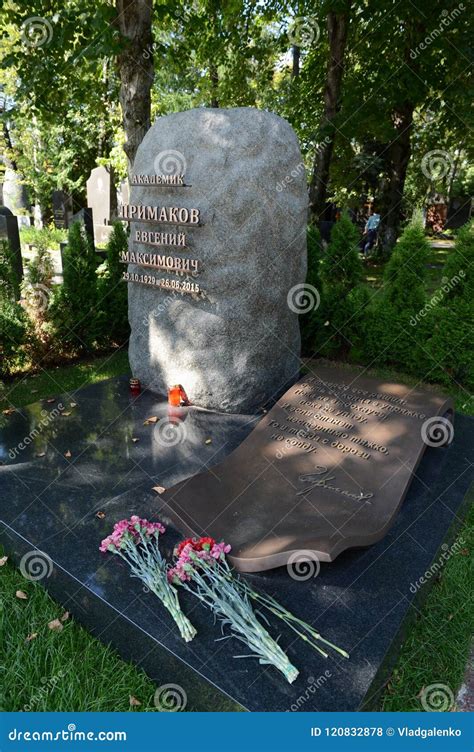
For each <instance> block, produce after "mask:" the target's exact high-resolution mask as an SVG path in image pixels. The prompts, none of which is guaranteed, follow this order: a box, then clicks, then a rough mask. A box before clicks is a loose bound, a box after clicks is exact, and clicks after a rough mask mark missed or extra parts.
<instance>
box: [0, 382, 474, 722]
mask: <svg viewBox="0 0 474 752" xmlns="http://www.w3.org/2000/svg"><path fill="white" fill-rule="evenodd" d="M71 403H73V405H75V406H74V407H71ZM59 404H62V405H63V412H67V413H70V415H67V416H65V417H62V416H60V415H58V416H56V417H54V418H52V419H51V420H50V421H49V422H47V423H46V425H45V426H44V427H42V428H41V430H40V431H38V430H37V431H36V432H35V433H34V431H35V428H36V429H38V426H39V421H40V420H41V419H42V417H43V418H44V419H45V420H46V418H47V416H48V415H50V414H51V411H52V410H53V409H54V408H55V407H58V406H59ZM42 411H45V412H46V415H44V416H43V414H42ZM188 411H189V412H188V416H187V418H186V425H187V429H186V436H185V437H184V439H183V440H182V441H180V442H179V443H176V444H173V443H172V442H170V440H169V437H168V438H167V434H166V432H165V431H163V428H159V426H160V421H158V423H156V424H153V423H152V424H148V425H144V421H145V420H146V419H147V418H148V417H151V416H157V417H160V416H166V414H167V405H166V404H165V403H164V402H160V401H159V399H158V398H157V397H156V396H154V395H152V394H149V393H147V392H144V393H142V394H141V395H140V396H138V397H131V396H130V394H129V390H128V378H125V377H124V378H119V379H112V380H109V381H107V382H102V383H100V384H97V385H94V386H90V387H87V388H85V389H82V390H80V391H78V392H76V393H74V394H70V395H63V396H62V397H58V398H57V400H56V402H55V403H46V402H45V401H44V402H42V403H36V404H33V405H30V406H28V407H26V408H21V409H19V410H18V411H16V412H15V413H13V414H11V415H8V416H2V417H3V418H4V420H3V425H2V428H1V430H0V460H1V461H3V463H4V464H3V465H2V466H0V487H1V491H2V493H1V515H0V517H1V523H0V542H1V543H2V545H3V547H4V549H5V552H6V553H7V554H8V555H9V556H10V557H11V558H12V560H13V561H14V562H15V563H16V564H20V562H21V560H22V558H23V557H24V556H25V555H26V554H28V553H29V552H31V551H34V550H37V549H38V550H40V551H42V552H44V553H45V554H47V556H48V557H49V558H50V560H51V562H52V567H51V569H50V571H49V576H48V577H45V578H44V579H42V580H41V584H42V585H44V586H45V587H46V588H47V590H48V591H49V592H50V593H51V594H52V596H53V597H54V598H55V599H56V600H57V601H58V602H59V603H61V604H62V605H63V606H64V607H65V608H67V609H68V610H69V611H70V612H71V613H72V615H73V617H74V618H75V619H76V620H77V621H78V622H81V623H83V624H84V625H85V626H86V627H87V628H88V629H89V630H90V631H91V632H92V633H93V634H94V635H96V636H97V637H99V638H100V639H101V640H102V641H104V642H106V643H109V644H111V645H112V646H113V647H115V648H116V649H117V650H118V652H119V653H120V654H121V655H122V656H123V657H124V658H126V659H130V660H133V661H134V662H135V663H136V664H137V665H139V666H141V667H142V668H143V669H144V670H145V671H146V672H147V673H148V674H149V676H150V677H151V678H152V679H153V680H154V681H155V682H156V683H157V686H161V685H163V684H169V683H172V684H177V685H179V686H180V687H182V688H183V690H184V691H185V692H186V694H187V697H188V709H191V710H239V709H240V710H241V709H246V710H250V711H286V710H288V711H292V710H298V711H304V712H308V711H353V710H359V709H371V708H373V707H376V705H377V697H378V692H379V690H380V688H381V687H382V685H383V682H384V681H385V680H386V678H387V676H388V674H389V672H390V670H391V668H392V666H393V664H394V662H395V660H396V656H397V650H398V648H399V646H400V643H401V641H402V639H403V637H404V634H405V630H406V627H407V625H408V623H409V621H410V619H411V617H412V615H413V614H414V613H415V608H414V607H415V606H417V605H419V603H420V601H421V599H422V598H423V596H424V594H425V593H426V587H425V588H423V587H419V582H420V578H422V577H425V575H426V573H427V572H428V573H429V572H430V568H431V567H432V566H433V564H434V563H435V562H438V566H442V562H443V558H442V557H443V556H447V555H448V554H449V550H448V547H449V545H450V543H451V542H452V540H453V537H454V535H455V533H456V531H457V530H458V528H459V526H460V524H461V522H462V519H463V515H464V513H465V509H466V508H467V503H468V498H469V495H468V490H469V482H470V477H471V476H470V468H471V466H472V465H471V463H472V457H471V458H470V457H469V452H470V451H471V448H472V447H473V446H474V420H473V419H470V418H467V417H465V416H462V415H457V416H456V418H455V433H454V441H453V442H452V444H451V445H450V446H449V447H446V448H436V449H435V448H428V449H427V450H426V451H425V453H424V455H423V458H422V460H421V462H420V464H419V466H418V468H417V470H416V474H415V476H414V478H413V481H412V483H411V485H410V488H409V490H408V493H407V495H406V498H405V500H404V502H403V505H402V507H401V509H400V511H399V513H398V514H397V517H396V519H395V522H394V524H393V526H392V527H391V528H390V530H389V531H388V533H387V535H386V536H385V537H384V538H383V539H382V540H381V541H379V542H378V543H376V544H375V545H373V546H371V547H369V548H365V549H353V550H350V551H345V552H343V553H342V554H341V555H340V556H339V557H338V558H337V559H336V560H335V561H334V562H332V563H327V564H325V563H322V564H321V567H320V571H319V574H318V576H317V577H314V578H310V579H308V580H306V581H295V580H294V579H292V578H291V577H290V576H289V574H288V572H287V570H286V568H280V569H275V570H272V571H268V572H265V573H261V574H253V575H244V576H245V577H247V578H248V579H249V581H250V582H252V584H253V585H254V586H256V587H258V588H260V589H262V590H265V591H267V592H269V593H271V594H272V595H274V596H275V597H276V598H277V599H278V600H279V601H280V602H281V603H282V604H284V605H285V606H287V607H288V608H289V609H290V610H292V611H293V612H294V613H295V614H297V615H298V616H300V617H301V618H303V619H305V620H307V621H308V622H310V623H312V624H313V625H314V626H315V627H316V628H317V629H318V630H319V631H320V632H321V634H322V635H323V636H324V637H326V638H327V639H329V640H331V641H332V642H334V643H335V644H337V645H339V646H341V647H343V648H344V649H346V650H347V651H348V652H349V653H350V656H351V657H350V660H344V659H342V658H338V657H336V658H333V657H330V658H329V659H327V660H325V659H324V658H322V657H321V656H319V655H318V654H317V653H316V652H314V651H312V650H311V649H309V648H307V647H306V646H305V645H303V644H302V643H301V642H296V641H295V640H294V637H295V635H294V634H293V633H292V632H290V631H287V630H286V628H284V627H283V628H281V629H280V626H279V624H275V623H274V622H272V626H271V630H270V631H271V632H272V634H273V635H275V636H276V635H278V634H279V633H281V637H280V644H281V646H282V647H283V648H284V649H286V650H287V652H288V655H289V657H290V659H291V661H292V662H293V663H294V664H295V665H296V666H297V668H299V670H300V675H299V677H298V679H297V680H296V681H295V683H294V684H292V685H289V684H287V683H286V682H285V680H284V679H283V677H282V676H281V675H280V674H279V673H278V672H277V671H276V670H275V669H273V668H269V667H268V666H265V667H264V666H260V665H259V664H258V662H257V661H256V660H252V659H239V660H235V659H234V658H233V656H235V655H240V654H242V652H245V649H244V650H243V649H242V645H241V644H240V643H238V642H236V641H234V640H233V639H228V640H222V641H220V642H215V640H216V639H218V638H220V637H221V632H220V627H219V626H218V625H214V624H213V622H212V618H211V617H210V615H209V613H208V612H207V611H205V610H204V608H203V607H202V606H201V605H200V604H199V603H198V602H197V601H196V600H194V599H193V598H192V597H191V596H189V597H188V594H187V593H182V594H181V596H182V603H183V608H184V610H185V611H186V613H187V614H188V615H189V616H190V618H191V621H192V622H193V624H194V625H195V627H196V628H197V632H198V634H197V636H196V638H195V639H194V640H193V641H192V642H191V643H189V644H185V643H183V642H182V641H181V639H180V638H179V635H178V634H177V632H176V630H175V629H174V626H173V624H172V623H171V621H170V619H169V618H168V616H167V614H166V613H165V612H164V610H163V608H162V606H161V604H160V603H159V602H158V601H157V599H156V598H155V597H154V596H153V595H152V594H151V593H148V592H144V590H143V589H142V587H141V585H140V583H139V582H138V581H137V580H134V579H132V578H130V577H129V574H128V570H127V568H126V567H125V566H124V565H122V562H120V561H118V559H117V557H114V556H111V555H104V554H101V553H100V552H99V550H98V548H99V544H100V541H101V539H102V538H104V537H105V535H107V534H108V533H109V531H110V530H111V528H112V526H113V524H114V523H115V522H116V521H117V520H119V519H122V518H124V517H127V516H129V515H130V514H134V513H136V514H140V516H142V517H148V518H150V519H152V520H154V519H157V518H160V519H163V514H162V500H161V498H160V496H159V495H157V494H156V493H155V492H154V491H152V487H153V486H157V485H160V486H164V487H167V488H169V487H170V486H172V485H174V484H176V483H178V482H180V481H182V480H185V479H186V478H187V477H191V476H193V475H195V474H196V473H198V472H202V471H203V470H204V469H206V468H211V469H212V466H213V465H215V464H216V463H218V462H220V461H221V460H222V459H223V458H224V457H225V456H227V455H228V454H229V453H230V452H231V451H232V450H233V449H235V448H236V447H237V446H238V445H239V444H240V443H241V442H242V441H243V440H244V438H245V437H246V436H248V434H249V433H250V431H251V430H252V428H253V427H255V425H256V424H257V422H258V419H259V418H258V416H242V415H239V416H232V415H221V414H215V413H211V412H208V411H203V410H197V409H193V408H188ZM161 425H162V426H163V425H164V423H163V421H161ZM31 436H32V439H31V441H28V442H26V443H25V438H26V437H31ZM134 439H138V441H134ZM209 439H210V440H211V441H210V442H209ZM20 443H21V444H22V445H23V448H21V449H19V446H20ZM65 455H70V456H65ZM98 513H100V514H99V515H98ZM165 522H166V519H165ZM179 537H180V536H178V534H177V532H176V531H173V529H172V528H171V527H170V528H169V531H168V532H167V534H166V536H164V538H163V544H164V545H165V547H166V549H168V551H171V550H172V548H173V546H174V544H175V542H176V541H177V540H178V539H179ZM425 579H426V581H427V582H432V581H433V578H432V577H430V575H429V574H428V577H425ZM25 636H26V635H25ZM19 639H23V636H19ZM420 689H421V687H420Z"/></svg>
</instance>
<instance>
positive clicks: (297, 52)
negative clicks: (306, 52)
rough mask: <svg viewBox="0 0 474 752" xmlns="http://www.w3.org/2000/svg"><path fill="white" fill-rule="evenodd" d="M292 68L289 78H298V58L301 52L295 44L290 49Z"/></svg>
mask: <svg viewBox="0 0 474 752" xmlns="http://www.w3.org/2000/svg"><path fill="white" fill-rule="evenodd" d="M291 57H292V66H291V78H292V79H295V78H298V76H299V75H300V57H301V50H300V48H299V47H298V45H297V44H294V45H293V46H292V48H291Z"/></svg>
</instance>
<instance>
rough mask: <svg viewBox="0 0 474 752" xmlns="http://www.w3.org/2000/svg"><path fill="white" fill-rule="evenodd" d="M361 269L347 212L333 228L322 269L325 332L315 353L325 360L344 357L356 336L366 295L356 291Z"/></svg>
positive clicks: (356, 239)
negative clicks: (319, 353)
mask: <svg viewBox="0 0 474 752" xmlns="http://www.w3.org/2000/svg"><path fill="white" fill-rule="evenodd" d="M362 274H363V268H362V262H361V260H360V258H359V233H358V231H357V228H356V227H355V225H354V224H353V223H352V222H351V220H350V218H349V215H348V214H347V212H343V214H342V215H341V218H340V219H339V221H338V222H336V224H335V225H334V227H333V229H332V232H331V240H330V242H329V245H328V247H327V249H326V253H325V255H324V258H323V261H322V265H321V277H322V281H323V296H322V313H323V316H324V320H325V329H324V330H322V331H321V332H320V336H319V341H318V343H317V347H318V350H319V351H320V352H321V354H322V355H325V356H331V357H332V356H346V355H347V354H348V353H349V351H350V350H351V348H352V347H353V346H355V341H358V339H359V337H360V334H359V331H358V324H359V323H360V321H361V318H360V315H361V305H362V308H363V307H364V306H365V304H366V302H367V293H365V292H364V291H362V290H360V289H359V286H360V282H361V280H362Z"/></svg>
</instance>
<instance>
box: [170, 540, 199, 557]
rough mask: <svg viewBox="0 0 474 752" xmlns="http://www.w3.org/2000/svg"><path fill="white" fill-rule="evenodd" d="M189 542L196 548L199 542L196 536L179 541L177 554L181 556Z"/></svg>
mask: <svg viewBox="0 0 474 752" xmlns="http://www.w3.org/2000/svg"><path fill="white" fill-rule="evenodd" d="M189 543H190V544H191V545H192V547H193V548H196V543H197V540H196V538H186V539H185V540H182V541H181V542H180V543H178V545H177V546H176V549H175V550H176V556H181V551H182V550H183V548H185V546H187V545H188V544H189Z"/></svg>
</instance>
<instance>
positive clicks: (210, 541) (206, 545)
mask: <svg viewBox="0 0 474 752" xmlns="http://www.w3.org/2000/svg"><path fill="white" fill-rule="evenodd" d="M215 543H216V542H215V540H214V538H200V539H199V544H200V547H201V551H203V550H207V551H210V550H211V548H212V547H213V546H214V545H215Z"/></svg>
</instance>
